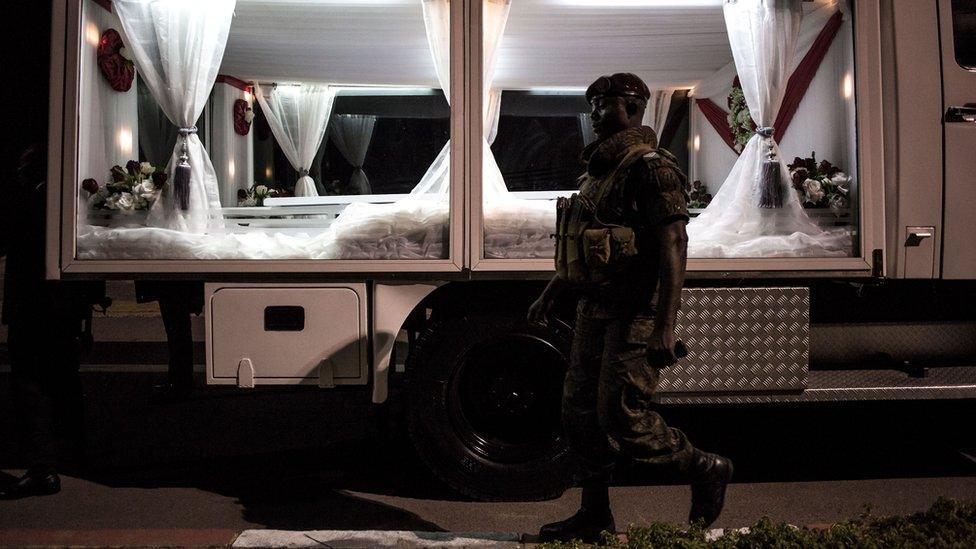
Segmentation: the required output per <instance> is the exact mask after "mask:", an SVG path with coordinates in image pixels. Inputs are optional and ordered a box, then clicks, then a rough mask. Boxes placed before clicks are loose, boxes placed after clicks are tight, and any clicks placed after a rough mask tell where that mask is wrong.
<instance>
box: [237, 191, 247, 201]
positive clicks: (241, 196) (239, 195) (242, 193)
mask: <svg viewBox="0 0 976 549" xmlns="http://www.w3.org/2000/svg"><path fill="white" fill-rule="evenodd" d="M245 198H247V191H245V190H244V189H237V199H238V200H244V199H245Z"/></svg>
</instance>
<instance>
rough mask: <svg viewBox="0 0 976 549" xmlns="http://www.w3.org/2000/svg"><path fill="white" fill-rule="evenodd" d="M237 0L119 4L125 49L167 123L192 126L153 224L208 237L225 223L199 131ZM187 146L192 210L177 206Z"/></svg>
mask: <svg viewBox="0 0 976 549" xmlns="http://www.w3.org/2000/svg"><path fill="white" fill-rule="evenodd" d="M235 4H236V0H208V1H207V2H200V1H198V0H116V1H115V2H113V3H112V6H113V9H114V10H115V12H116V13H117V14H118V16H119V20H120V21H121V23H122V29H123V32H124V33H125V37H126V45H127V47H128V49H129V51H130V52H132V56H133V58H134V59H135V64H136V67H137V68H138V71H139V74H140V76H141V77H142V78H143V79H144V80H145V82H146V86H148V88H149V90H150V91H151V92H152V95H153V97H154V98H155V99H156V103H158V104H159V106H160V107H161V108H162V109H163V112H165V113H166V116H167V118H169V119H170V121H171V122H172V123H173V124H175V125H176V126H177V127H179V128H185V131H184V132H183V133H185V134H186V137H185V138H181V139H180V140H179V141H180V142H178V143H177V144H176V147H174V149H173V153H172V155H171V156H170V159H169V164H168V165H167V168H166V172H167V173H169V174H170V183H169V184H167V185H166V186H165V187H164V188H163V191H162V193H161V196H160V198H159V199H157V200H156V202H155V203H154V204H153V207H152V210H150V212H149V217H148V223H149V224H150V225H151V226H155V227H161V228H166V229H174V230H178V231H186V232H203V231H205V230H206V229H207V228H208V227H209V226H210V223H211V220H213V221H214V222H221V221H222V216H221V214H220V195H219V190H218V185H217V174H216V172H215V171H214V167H213V164H212V163H211V161H210V156H209V155H208V154H207V151H206V149H205V148H204V147H203V143H202V142H201V141H200V138H199V137H198V136H197V135H196V133H195V130H192V129H191V128H193V125H194V123H196V121H197V119H198V118H199V117H200V114H201V113H202V112H203V108H204V106H205V105H206V103H207V98H208V97H209V96H210V90H211V89H213V86H214V81H215V80H216V78H217V71H218V69H219V68H220V62H221V59H223V56H224V49H225V47H226V46H227V35H228V33H229V31H230V25H231V19H232V17H233V14H234V6H235ZM184 147H185V150H186V154H187V157H188V162H189V164H190V170H191V171H190V188H189V201H188V208H187V209H186V210H183V209H181V208H180V207H179V205H178V204H177V201H176V197H175V193H174V190H173V187H174V185H173V183H172V181H173V174H174V173H175V168H176V166H177V165H178V164H179V163H180V155H181V152H182V150H183V148H184Z"/></svg>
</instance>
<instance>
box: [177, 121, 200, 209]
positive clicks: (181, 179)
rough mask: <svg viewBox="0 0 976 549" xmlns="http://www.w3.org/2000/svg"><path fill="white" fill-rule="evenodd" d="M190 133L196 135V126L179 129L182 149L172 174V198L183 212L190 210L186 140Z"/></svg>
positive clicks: (188, 151)
mask: <svg viewBox="0 0 976 549" xmlns="http://www.w3.org/2000/svg"><path fill="white" fill-rule="evenodd" d="M191 133H197V127H196V126H190V127H189V128H180V138H182V139H183V148H182V150H181V151H180V163H179V164H177V165H176V169H175V170H174V172H175V173H173V196H174V197H175V198H176V205H177V207H178V208H179V209H181V210H183V211H186V210H189V209H190V146H189V144H188V140H189V138H190V134H191Z"/></svg>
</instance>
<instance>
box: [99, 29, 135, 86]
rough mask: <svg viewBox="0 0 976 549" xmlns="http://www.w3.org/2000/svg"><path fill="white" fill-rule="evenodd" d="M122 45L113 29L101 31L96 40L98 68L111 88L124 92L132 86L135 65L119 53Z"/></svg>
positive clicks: (120, 39)
mask: <svg viewBox="0 0 976 549" xmlns="http://www.w3.org/2000/svg"><path fill="white" fill-rule="evenodd" d="M122 46H123V44H122V37H121V36H119V33H118V32H117V31H116V30H115V29H108V30H107V31H105V32H103V33H102V38H101V39H100V40H99V41H98V69H99V70H100V71H101V73H102V76H104V77H105V80H106V81H108V84H109V86H111V88H112V89H113V90H115V91H120V92H125V91H129V89H130V88H132V80H133V78H135V75H136V67H135V65H134V64H133V63H132V61H129V60H128V59H126V58H124V57H122V55H121V54H119V50H121V49H122Z"/></svg>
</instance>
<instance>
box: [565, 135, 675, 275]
mask: <svg viewBox="0 0 976 549" xmlns="http://www.w3.org/2000/svg"><path fill="white" fill-rule="evenodd" d="M655 151H656V149H655V148H654V147H652V146H651V145H648V144H640V145H635V146H633V147H630V148H629V149H628V150H627V153H626V154H625V155H624V157H623V158H622V159H621V161H620V162H619V163H618V164H617V166H616V167H615V168H614V169H613V170H612V171H611V172H610V173H608V174H607V175H605V176H603V177H600V178H596V177H593V176H590V175H589V174H586V175H583V176H582V177H581V178H580V191H579V193H574V194H573V195H572V196H570V197H569V198H559V199H558V200H557V201H556V233H555V234H554V235H553V237H554V238H555V239H556V274H557V276H560V277H562V278H563V279H564V280H566V281H568V282H570V283H573V284H599V283H602V282H606V281H608V280H610V279H611V278H612V277H613V276H614V275H615V274H616V273H619V272H620V271H622V270H624V269H625V268H626V267H627V266H628V265H630V264H631V263H632V262H633V261H634V260H635V258H636V256H637V253H638V249H637V244H636V240H635V237H636V234H635V231H634V227H629V226H627V225H626V223H627V222H626V220H625V219H624V218H623V216H622V215H621V214H620V213H619V212H614V211H613V210H614V209H615V208H613V207H611V206H612V205H613V204H614V203H616V204H619V203H620V202H621V201H620V200H619V199H620V197H621V194H622V192H623V189H624V187H625V185H623V182H624V180H626V179H627V176H628V174H629V172H630V167H631V166H633V165H634V163H635V162H637V161H639V160H641V159H642V158H643V157H644V156H645V155H649V154H653V153H655Z"/></svg>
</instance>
